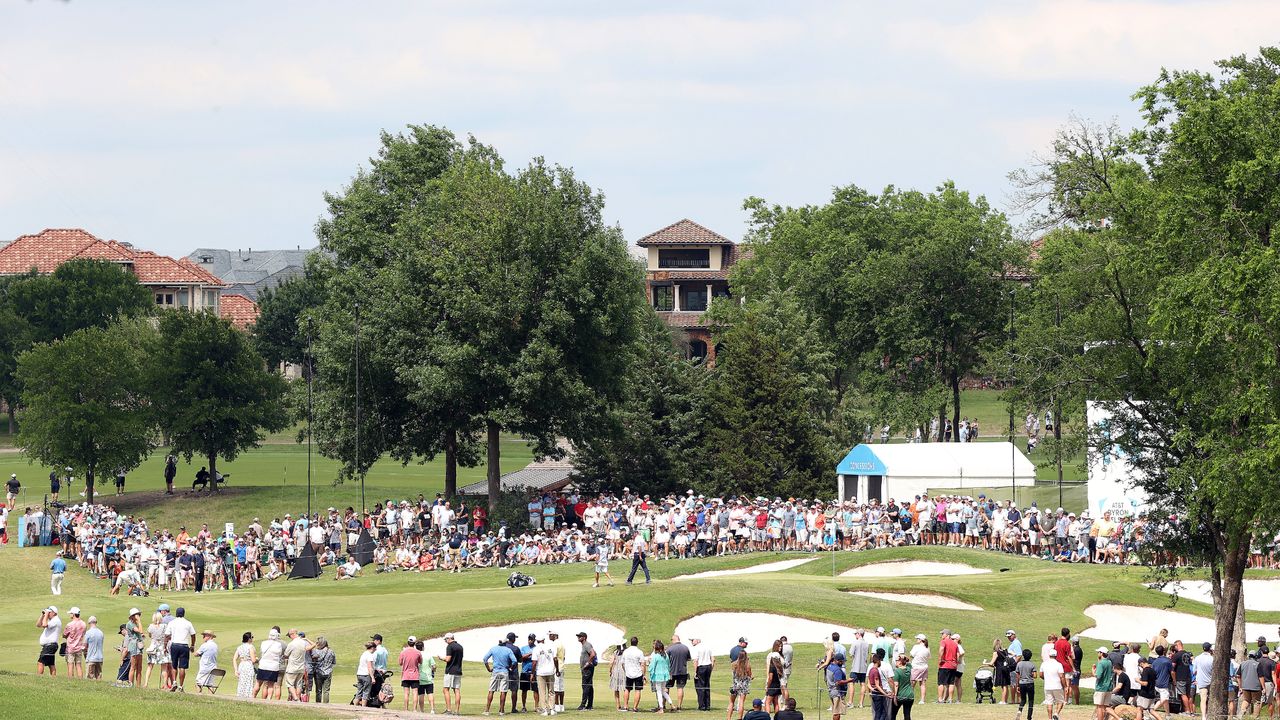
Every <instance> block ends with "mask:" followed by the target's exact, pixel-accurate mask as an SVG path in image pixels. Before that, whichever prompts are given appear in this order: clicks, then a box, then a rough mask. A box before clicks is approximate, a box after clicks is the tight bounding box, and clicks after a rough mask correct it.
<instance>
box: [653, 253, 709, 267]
mask: <svg viewBox="0 0 1280 720" xmlns="http://www.w3.org/2000/svg"><path fill="white" fill-rule="evenodd" d="M658 267H659V268H691V269H694V270H698V269H702V270H706V269H708V268H710V267H711V251H710V250H709V249H707V248H680V249H672V250H664V249H659V250H658Z"/></svg>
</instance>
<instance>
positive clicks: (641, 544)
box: [627, 532, 650, 585]
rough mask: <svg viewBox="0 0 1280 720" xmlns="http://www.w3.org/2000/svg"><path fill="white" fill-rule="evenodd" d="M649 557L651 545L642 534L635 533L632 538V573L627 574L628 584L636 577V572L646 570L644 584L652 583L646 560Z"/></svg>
mask: <svg viewBox="0 0 1280 720" xmlns="http://www.w3.org/2000/svg"><path fill="white" fill-rule="evenodd" d="M648 556H649V544H648V543H647V542H645V539H644V536H643V535H641V534H640V533H638V532H637V533H634V534H633V535H632V536H631V572H630V573H628V574H627V584H628V585H630V584H631V581H632V580H634V579H635V577H636V570H644V584H645V585H648V584H649V583H650V578H649V563H648V562H646V561H645V559H646V558H647V557H648Z"/></svg>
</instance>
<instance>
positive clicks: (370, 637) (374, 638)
mask: <svg viewBox="0 0 1280 720" xmlns="http://www.w3.org/2000/svg"><path fill="white" fill-rule="evenodd" d="M369 639H370V640H377V641H379V642H381V641H382V636H381V635H379V634H378V633H374V634H372V635H370V636H369Z"/></svg>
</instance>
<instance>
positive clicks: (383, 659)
mask: <svg viewBox="0 0 1280 720" xmlns="http://www.w3.org/2000/svg"><path fill="white" fill-rule="evenodd" d="M373 666H374V667H375V668H377V669H378V670H386V669H387V646H385V645H379V646H378V649H376V650H374V651H373Z"/></svg>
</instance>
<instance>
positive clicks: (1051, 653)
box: [1048, 648, 1058, 657]
mask: <svg viewBox="0 0 1280 720" xmlns="http://www.w3.org/2000/svg"><path fill="white" fill-rule="evenodd" d="M1048 652H1049V657H1058V651H1057V650H1055V649H1053V648H1049V651H1048Z"/></svg>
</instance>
